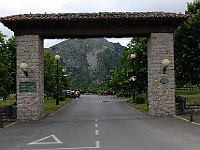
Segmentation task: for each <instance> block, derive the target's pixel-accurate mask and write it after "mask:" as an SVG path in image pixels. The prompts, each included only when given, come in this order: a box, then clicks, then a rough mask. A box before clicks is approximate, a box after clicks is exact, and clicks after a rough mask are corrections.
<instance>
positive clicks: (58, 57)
mask: <svg viewBox="0 0 200 150" xmlns="http://www.w3.org/2000/svg"><path fill="white" fill-rule="evenodd" d="M55 59H56V62H57V76H56V105H59V100H58V97H59V95H58V60H60V56H59V55H56V56H55Z"/></svg>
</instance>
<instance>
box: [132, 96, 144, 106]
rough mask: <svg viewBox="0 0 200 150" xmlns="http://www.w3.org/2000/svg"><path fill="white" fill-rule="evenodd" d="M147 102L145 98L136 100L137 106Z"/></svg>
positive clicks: (141, 97)
mask: <svg viewBox="0 0 200 150" xmlns="http://www.w3.org/2000/svg"><path fill="white" fill-rule="evenodd" d="M145 102H146V98H145V97H143V96H137V97H136V99H135V103H136V104H144V103H145Z"/></svg>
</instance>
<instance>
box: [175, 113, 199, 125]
mask: <svg viewBox="0 0 200 150" xmlns="http://www.w3.org/2000/svg"><path fill="white" fill-rule="evenodd" d="M173 117H175V118H178V119H181V120H183V121H186V122H189V123H191V124H194V125H197V126H200V124H199V123H196V122H190V121H189V120H188V119H185V118H182V117H179V116H177V115H173Z"/></svg>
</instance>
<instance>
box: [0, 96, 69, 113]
mask: <svg viewBox="0 0 200 150" xmlns="http://www.w3.org/2000/svg"><path fill="white" fill-rule="evenodd" d="M70 100H71V99H70V98H65V100H63V101H59V105H56V100H55V99H45V100H44V113H49V112H51V111H53V110H55V109H56V108H59V107H61V106H62V105H64V104H66V103H68V102H69V101H70ZM15 102H16V100H6V101H4V100H2V101H0V106H7V105H14V103H15Z"/></svg>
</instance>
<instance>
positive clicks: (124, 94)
mask: <svg viewBox="0 0 200 150" xmlns="http://www.w3.org/2000/svg"><path fill="white" fill-rule="evenodd" d="M117 97H129V94H128V93H124V92H119V93H117Z"/></svg>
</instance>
